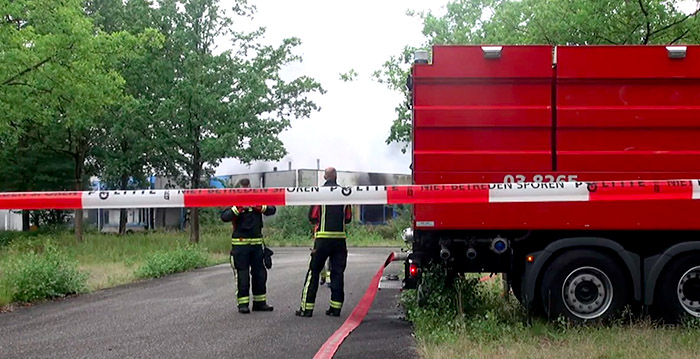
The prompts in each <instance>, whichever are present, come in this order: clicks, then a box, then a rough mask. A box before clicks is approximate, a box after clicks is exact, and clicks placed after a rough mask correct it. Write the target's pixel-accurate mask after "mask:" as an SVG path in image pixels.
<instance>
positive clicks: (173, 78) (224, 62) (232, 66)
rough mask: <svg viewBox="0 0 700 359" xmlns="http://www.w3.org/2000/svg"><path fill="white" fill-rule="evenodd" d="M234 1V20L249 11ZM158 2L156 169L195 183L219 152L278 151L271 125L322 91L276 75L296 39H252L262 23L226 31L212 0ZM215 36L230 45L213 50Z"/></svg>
mask: <svg viewBox="0 0 700 359" xmlns="http://www.w3.org/2000/svg"><path fill="white" fill-rule="evenodd" d="M234 4H235V5H234V8H233V14H234V15H235V16H236V18H237V19H239V20H243V19H245V18H249V17H251V16H252V14H253V13H254V10H255V9H254V7H251V6H248V5H247V4H246V2H245V1H244V0H236V1H235V2H234ZM158 8H159V10H160V11H161V12H160V13H159V14H160V17H159V19H161V20H160V21H161V22H160V25H159V28H158V29H159V30H160V31H161V32H162V33H163V34H164V35H165V36H166V39H167V40H166V41H165V44H164V51H163V55H162V58H161V59H159V60H158V61H157V62H156V63H157V65H158V66H159V68H158V69H157V72H158V73H159V74H161V75H163V76H168V81H167V82H166V83H165V84H163V85H162V87H160V89H159V90H156V91H155V92H158V93H160V98H161V99H162V101H160V102H159V103H158V106H157V109H156V111H155V116H156V118H157V119H158V120H157V124H158V125H157V126H156V127H155V129H154V130H155V137H154V138H153V139H152V145H153V146H155V147H156V151H154V152H155V153H154V158H157V159H158V163H160V166H159V167H161V168H162V170H163V172H164V174H166V175H168V176H170V177H172V178H175V179H177V180H178V182H179V183H180V185H182V186H185V187H188V188H192V189H196V188H201V187H203V186H204V185H205V179H206V178H208V177H209V176H210V175H211V174H212V173H213V169H214V167H215V166H216V165H218V164H219V163H220V161H221V160H222V159H223V158H227V157H231V158H237V159H239V160H241V161H242V162H244V163H250V162H251V161H254V160H277V159H280V158H282V157H283V156H284V155H285V154H286V151H285V149H284V147H283V144H282V142H281V141H280V140H279V138H278V135H279V133H280V132H282V131H283V130H285V129H286V128H288V127H289V126H290V123H291V122H290V121H291V119H292V118H304V117H308V116H309V115H310V113H311V112H312V111H314V110H318V107H317V106H316V104H315V103H314V102H313V101H311V100H310V99H308V97H307V96H308V95H309V94H311V93H315V92H318V93H323V89H322V88H321V86H320V85H319V84H318V83H317V82H316V81H314V80H313V79H311V78H308V77H299V78H296V79H294V80H291V81H285V80H283V79H282V77H281V76H280V70H281V69H282V67H283V66H285V65H287V64H289V63H291V62H295V61H300V60H301V58H300V57H299V56H297V55H294V54H293V52H292V50H293V49H294V48H295V47H296V46H298V45H299V44H300V41H299V39H296V38H289V39H284V40H283V41H282V44H280V45H278V46H269V45H263V44H261V43H260V42H261V38H262V36H263V35H264V32H265V30H264V28H260V29H258V30H256V31H253V32H251V33H243V32H236V31H232V30H230V29H231V28H232V26H233V24H234V21H233V20H234V19H233V17H230V16H228V15H227V14H226V13H225V12H224V11H223V10H222V9H221V8H220V7H219V5H218V2H217V1H215V0H190V1H186V2H180V1H176V0H163V1H161V2H160V3H159V7H158ZM178 9H182V10H181V11H179V10H178ZM221 38H226V39H230V47H231V48H232V50H228V51H223V52H221V53H219V54H215V50H217V49H216V46H215V43H214V41H215V39H221ZM190 213H191V215H190V218H189V221H190V240H191V241H192V242H198V241H199V216H198V211H197V209H191V210H190Z"/></svg>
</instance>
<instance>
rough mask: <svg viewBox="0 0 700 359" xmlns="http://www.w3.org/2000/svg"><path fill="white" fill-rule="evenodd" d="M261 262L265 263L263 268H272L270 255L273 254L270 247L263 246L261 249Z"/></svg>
mask: <svg viewBox="0 0 700 359" xmlns="http://www.w3.org/2000/svg"><path fill="white" fill-rule="evenodd" d="M263 251H264V253H263V264H265V268H267V269H271V268H272V255H273V254H275V252H273V251H272V250H271V249H270V248H267V247H265V249H264V250H263Z"/></svg>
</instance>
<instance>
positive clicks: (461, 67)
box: [404, 46, 700, 322]
mask: <svg viewBox="0 0 700 359" xmlns="http://www.w3.org/2000/svg"><path fill="white" fill-rule="evenodd" d="M407 86H408V87H409V90H410V93H411V96H412V105H411V106H412V113H413V120H412V121H413V124H412V136H413V138H412V146H413V148H412V154H413V164H412V170H413V181H414V184H416V185H420V184H453V183H491V184H495V183H521V182H522V183H525V182H543V183H549V182H562V181H608V180H625V181H627V180H629V181H636V180H669V179H691V178H694V179H695V178H700V46H557V47H552V46H435V47H433V49H432V61H430V56H429V53H428V52H427V51H419V52H417V53H416V55H415V63H414V65H413V68H412V71H411V75H410V77H409V78H408V82H407ZM413 216H414V222H413V226H412V228H410V229H407V230H406V231H405V232H404V240H406V241H407V242H409V243H410V246H411V251H410V254H409V256H408V259H407V260H406V279H405V281H404V287H405V288H417V289H419V293H422V295H429V293H423V292H422V288H423V286H422V284H421V273H422V271H424V270H425V268H427V266H428V265H430V264H431V263H444V264H445V266H446V268H448V273H451V274H457V273H466V272H482V273H505V274H506V278H507V282H508V284H509V285H510V287H511V288H512V291H513V293H514V294H515V296H516V297H517V298H518V299H519V300H520V301H521V302H522V303H523V304H524V305H525V306H527V307H528V308H529V309H531V310H535V311H543V312H544V313H546V314H547V315H548V316H550V317H557V316H559V315H564V316H566V317H568V318H571V319H573V320H576V321H600V320H604V319H607V318H609V317H611V316H613V315H615V314H616V313H617V312H619V311H620V310H621V309H622V308H623V307H624V306H626V305H628V304H634V303H638V304H642V305H643V306H644V307H645V308H651V309H652V310H654V309H657V310H658V312H659V313H660V314H662V315H663V317H664V318H665V319H666V320H668V321H672V322H675V321H678V320H679V319H681V318H683V317H691V318H692V317H700V201H663V200H660V201H658V200H656V201H644V200H639V201H620V202H614V201H613V202H595V201H593V202H586V201H582V202H577V201H572V202H556V203H555V202H552V203H546V202H544V203H479V204H417V205H415V206H414V213H413Z"/></svg>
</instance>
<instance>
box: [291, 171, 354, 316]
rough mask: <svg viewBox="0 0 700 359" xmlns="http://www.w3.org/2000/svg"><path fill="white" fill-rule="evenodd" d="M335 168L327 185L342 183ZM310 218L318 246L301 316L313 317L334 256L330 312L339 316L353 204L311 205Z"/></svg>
mask: <svg viewBox="0 0 700 359" xmlns="http://www.w3.org/2000/svg"><path fill="white" fill-rule="evenodd" d="M336 178H337V174H336V171H335V169H334V168H332V167H330V168H327V169H326V171H325V173H324V179H325V180H326V183H325V184H324V186H338V183H337V182H336ZM309 220H310V221H311V223H312V224H313V225H314V249H313V250H312V251H311V261H310V263H309V270H308V272H307V274H306V279H305V282H304V289H303V291H302V294H301V306H300V308H299V310H297V311H296V315H298V316H300V317H311V316H312V314H313V311H314V302H315V300H316V292H317V291H318V281H319V275H320V273H321V271H322V270H323V267H324V264H325V262H326V259H328V258H330V267H331V283H330V284H331V285H330V287H331V300H330V308H328V310H327V311H326V315H330V316H335V317H339V316H340V310H341V309H342V307H343V299H344V296H345V293H344V291H343V273H344V272H345V267H346V264H347V258H348V250H347V246H346V244H345V238H346V234H345V225H346V224H347V223H350V221H351V220H352V208H351V206H350V205H333V206H325V205H324V206H311V208H309Z"/></svg>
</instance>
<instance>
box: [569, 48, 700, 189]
mask: <svg viewBox="0 0 700 359" xmlns="http://www.w3.org/2000/svg"><path fill="white" fill-rule="evenodd" d="M686 49H687V51H686V52H685V57H683V47H680V48H675V47H672V48H670V49H669V48H667V47H666V46H586V47H576V46H574V47H568V46H564V47H558V48H557V160H558V170H560V171H573V172H576V173H578V174H580V175H581V177H583V178H590V177H591V176H586V175H585V173H586V172H588V173H599V175H596V176H594V177H600V178H595V179H601V180H605V179H608V178H602V177H605V172H628V173H629V174H630V176H629V177H630V178H646V177H647V176H646V175H645V173H648V174H651V173H655V172H671V173H673V172H675V173H677V175H674V176H673V177H678V178H685V177H686V175H689V174H691V173H697V171H699V170H700V141H698V138H700V46H688V47H687V48H686Z"/></svg>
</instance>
